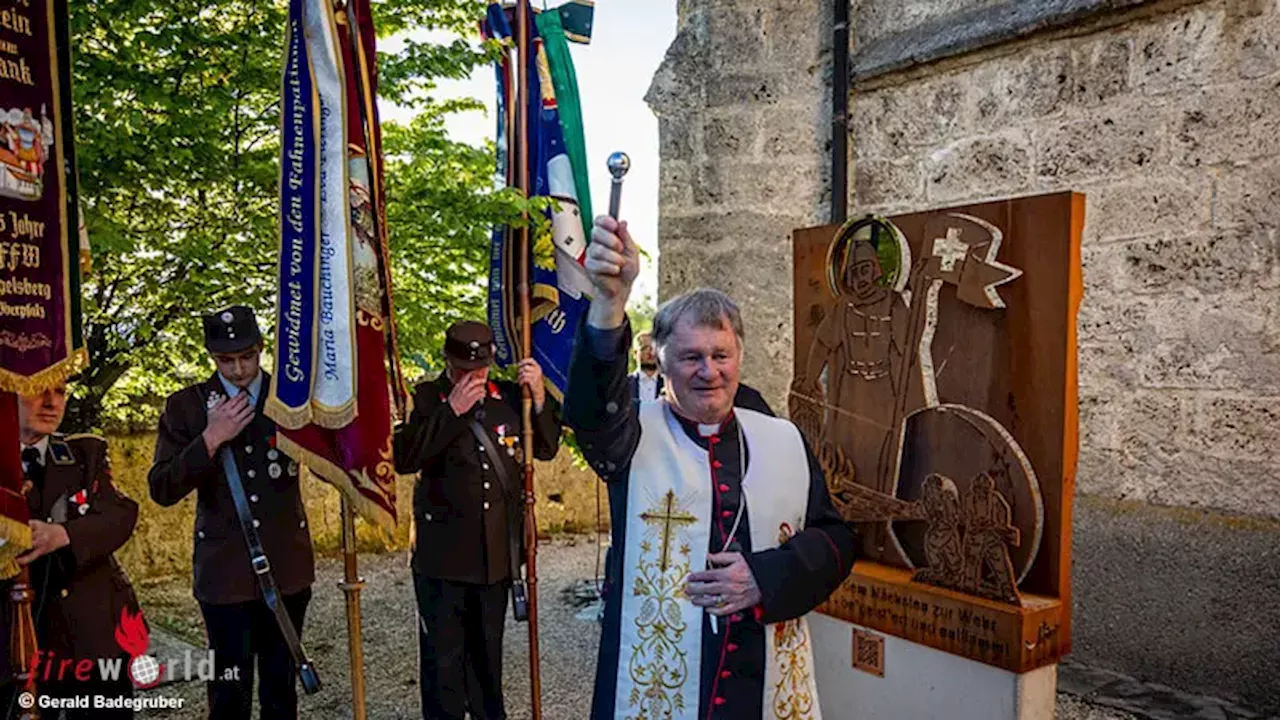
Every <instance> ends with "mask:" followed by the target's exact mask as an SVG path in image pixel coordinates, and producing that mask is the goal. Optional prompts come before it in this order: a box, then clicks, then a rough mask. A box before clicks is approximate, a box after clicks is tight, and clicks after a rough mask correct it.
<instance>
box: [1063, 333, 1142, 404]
mask: <svg viewBox="0 0 1280 720" xmlns="http://www.w3.org/2000/svg"><path fill="white" fill-rule="evenodd" d="M1077 358H1078V360H1079V363H1080V389H1081V392H1087V393H1089V394H1090V395H1094V396H1097V395H1099V394H1102V393H1104V392H1114V391H1116V390H1121V389H1131V388H1133V387H1135V386H1136V385H1137V383H1138V373H1137V370H1136V369H1135V368H1134V362H1133V359H1134V358H1133V350H1132V349H1131V348H1127V347H1125V344H1124V343H1122V342H1119V341H1117V340H1115V339H1113V340H1111V341H1101V342H1099V341H1091V342H1087V343H1080V345H1079V348H1078V352H1077Z"/></svg>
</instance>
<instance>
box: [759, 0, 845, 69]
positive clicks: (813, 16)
mask: <svg viewBox="0 0 1280 720" xmlns="http://www.w3.org/2000/svg"><path fill="white" fill-rule="evenodd" d="M827 8H828V6H826V5H822V4H820V3H812V2H805V3H797V2H794V0H773V1H772V2H767V3H766V4H765V6H764V10H765V12H764V15H763V17H762V25H763V26H762V28H761V30H762V32H763V33H764V38H765V45H764V51H765V57H766V59H767V60H768V61H769V62H770V63H772V64H775V65H778V66H783V67H788V68H791V69H792V70H794V71H796V72H810V71H812V70H814V69H816V66H818V65H820V64H821V63H822V61H823V58H824V56H826V55H827V53H829V52H830V50H831V13H830V11H829V10H828V9H827Z"/></svg>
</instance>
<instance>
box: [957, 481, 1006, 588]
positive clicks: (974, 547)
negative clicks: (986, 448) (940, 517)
mask: <svg viewBox="0 0 1280 720" xmlns="http://www.w3.org/2000/svg"><path fill="white" fill-rule="evenodd" d="M1009 515H1010V509H1009V501H1007V500H1005V499H1004V498H1003V497H1001V496H1000V493H999V492H996V483H995V481H994V480H992V479H991V476H990V475H989V474H987V473H980V474H979V475H978V477H976V478H974V480H973V486H972V488H971V489H970V491H969V496H968V497H966V498H965V501H964V518H965V524H966V531H965V537H964V575H965V576H964V589H965V590H967V591H968V592H971V593H973V594H975V595H983V596H990V597H998V598H999V599H1001V600H1007V601H1009V602H1015V603H1016V602H1018V589H1017V587H1016V586H1015V585H1014V582H1013V564H1012V563H1011V562H1010V560H1009V547H1008V546H1009V545H1015V546H1016V545H1018V542H1019V535H1020V533H1019V532H1018V529H1017V528H1016V527H1013V526H1012V525H1011V524H1010V522H1009ZM986 578H989V579H986Z"/></svg>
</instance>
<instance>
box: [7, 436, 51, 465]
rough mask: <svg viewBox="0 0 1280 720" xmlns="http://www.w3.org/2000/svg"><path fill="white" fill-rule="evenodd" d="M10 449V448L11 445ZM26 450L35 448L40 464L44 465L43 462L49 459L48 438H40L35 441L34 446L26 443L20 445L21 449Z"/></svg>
mask: <svg viewBox="0 0 1280 720" xmlns="http://www.w3.org/2000/svg"><path fill="white" fill-rule="evenodd" d="M10 447H12V445H11V446H10ZM27 448H35V449H36V452H37V453H40V464H41V465H44V464H45V460H46V459H47V458H48V457H49V436H48V435H45V436H44V437H42V438H40V439H39V440H37V441H36V444H35V445H28V444H26V443H22V449H23V450H26V449H27Z"/></svg>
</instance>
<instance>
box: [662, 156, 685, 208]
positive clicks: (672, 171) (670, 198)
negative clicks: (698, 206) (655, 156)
mask: <svg viewBox="0 0 1280 720" xmlns="http://www.w3.org/2000/svg"><path fill="white" fill-rule="evenodd" d="M659 177H660V179H659V181H658V212H659V213H660V214H662V215H664V216H665V215H672V216H674V215H679V214H683V213H687V212H689V211H690V210H692V209H693V166H692V164H690V163H687V162H681V161H679V160H665V159H664V160H663V161H662V163H661V164H660V166H659Z"/></svg>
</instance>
